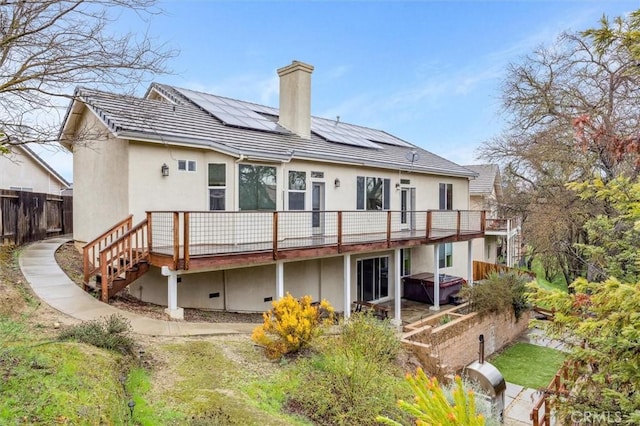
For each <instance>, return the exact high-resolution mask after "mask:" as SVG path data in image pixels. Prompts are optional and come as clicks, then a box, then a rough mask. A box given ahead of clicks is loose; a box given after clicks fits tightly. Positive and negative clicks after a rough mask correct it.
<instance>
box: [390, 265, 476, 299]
mask: <svg viewBox="0 0 640 426" xmlns="http://www.w3.org/2000/svg"><path fill="white" fill-rule="evenodd" d="M402 281H403V285H404V298H405V299H409V300H415V301H417V302H422V303H429V304H432V305H433V304H434V296H433V293H434V291H433V273H432V272H424V273H422V274H415V275H411V276H409V277H405V278H403V279H402ZM465 283H466V281H465V280H464V279H463V278H461V277H455V276H453V275H447V274H440V300H439V302H440V304H441V305H445V304H447V303H449V301H450V300H451V298H452V297H453V296H455V295H457V294H458V292H459V291H460V289H461V288H462V285H463V284H465Z"/></svg>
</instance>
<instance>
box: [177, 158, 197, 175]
mask: <svg viewBox="0 0 640 426" xmlns="http://www.w3.org/2000/svg"><path fill="white" fill-rule="evenodd" d="M178 170H179V171H181V172H195V171H196V162H195V161H194V160H178Z"/></svg>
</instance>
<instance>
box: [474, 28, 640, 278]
mask: <svg viewBox="0 0 640 426" xmlns="http://www.w3.org/2000/svg"><path fill="white" fill-rule="evenodd" d="M604 22H608V21H606V19H605V21H603V23H602V25H605V24H604ZM592 31H595V30H592ZM629 46H630V44H626V43H622V42H611V43H608V44H606V43H603V42H598V40H596V38H595V37H594V36H593V33H592V32H585V33H581V34H570V33H565V34H562V35H561V36H560V37H559V38H558V39H557V41H556V42H555V43H554V44H553V45H551V46H547V47H541V48H539V49H537V50H536V51H535V52H533V53H532V54H531V55H528V56H527V57H525V58H524V59H523V60H522V61H521V62H520V63H518V64H513V65H511V66H510V67H509V69H508V75H507V78H506V80H505V82H504V87H503V96H502V99H503V106H504V111H505V114H506V115H507V117H508V118H509V127H508V129H507V130H506V131H505V132H504V134H502V135H501V136H499V137H496V138H494V139H492V140H490V141H487V142H485V143H484V144H483V146H482V147H481V149H480V153H481V155H482V156H483V157H484V158H486V159H489V160H490V161H493V162H498V163H500V164H501V165H502V166H503V169H504V173H503V174H504V175H505V181H506V182H507V183H508V184H509V187H508V188H505V196H506V197H505V198H506V200H505V204H506V205H505V206H504V208H506V209H508V210H511V211H514V212H517V213H519V214H520V215H521V216H522V217H524V218H525V219H526V220H525V222H524V224H523V228H524V232H523V234H524V235H525V236H526V238H527V241H528V242H529V243H530V244H531V245H532V246H533V248H534V250H535V251H536V252H537V253H538V254H539V255H541V257H542V258H543V259H544V260H545V261H546V262H547V266H549V267H550V268H554V269H556V270H561V271H562V272H563V273H564V275H565V277H566V278H567V279H568V280H571V279H573V278H574V277H575V276H577V275H579V274H581V273H582V272H584V264H583V263H582V262H581V260H580V258H579V256H578V253H576V250H575V246H574V244H575V243H577V242H584V239H585V238H586V235H585V233H584V231H582V229H583V225H584V223H585V221H586V220H587V219H588V218H589V217H592V216H593V215H594V214H596V213H601V212H603V211H604V212H606V207H607V206H605V205H595V204H594V202H593V200H592V201H591V202H589V203H587V202H586V201H584V200H580V199H579V198H578V197H577V196H576V194H575V193H573V191H570V190H568V189H567V188H566V184H567V183H569V182H582V181H585V180H588V179H590V178H593V177H594V175H595V176H599V177H601V178H603V179H604V180H605V181H608V180H611V179H613V178H614V177H616V176H619V175H623V174H624V175H627V176H631V177H637V176H638V173H639V171H640V169H639V165H640V161H639V159H640V155H638V152H640V150H637V149H635V148H634V145H633V144H635V143H636V142H635V141H637V140H638V134H639V130H640V126H639V122H638V119H639V118H640V114H639V113H640V110H639V107H638V106H639V105H640V79H639V78H638V73H637V72H636V69H637V61H638V60H637V58H636V57H635V55H634V54H633V52H632V51H631V49H630V48H629ZM628 147H631V148H632V149H628Z"/></svg>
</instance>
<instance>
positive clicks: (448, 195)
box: [440, 183, 453, 210]
mask: <svg viewBox="0 0 640 426" xmlns="http://www.w3.org/2000/svg"><path fill="white" fill-rule="evenodd" d="M440 210H453V185H452V184H450V183H441V184H440Z"/></svg>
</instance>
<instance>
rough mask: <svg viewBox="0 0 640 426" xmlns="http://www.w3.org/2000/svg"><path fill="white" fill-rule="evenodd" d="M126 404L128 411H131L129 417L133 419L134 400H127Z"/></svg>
mask: <svg viewBox="0 0 640 426" xmlns="http://www.w3.org/2000/svg"><path fill="white" fill-rule="evenodd" d="M127 406H128V407H129V412H130V413H131V418H132V419H133V409H134V408H135V406H136V402H135V401H133V400H131V401H129V403H128V404H127Z"/></svg>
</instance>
